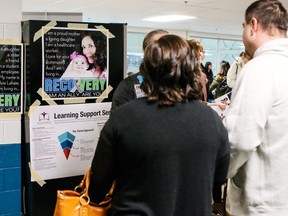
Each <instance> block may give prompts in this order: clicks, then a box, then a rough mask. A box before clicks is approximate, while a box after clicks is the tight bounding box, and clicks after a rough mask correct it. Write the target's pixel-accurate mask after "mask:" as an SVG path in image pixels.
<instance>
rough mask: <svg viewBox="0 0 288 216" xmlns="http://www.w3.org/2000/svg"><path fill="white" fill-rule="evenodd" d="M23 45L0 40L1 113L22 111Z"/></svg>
mask: <svg viewBox="0 0 288 216" xmlns="http://www.w3.org/2000/svg"><path fill="white" fill-rule="evenodd" d="M22 92H23V45H22V44H14V43H3V42H2V43H1V42H0V113H5V114H7V113H22V107H23V103H22V102H23V100H22V96H23V95H22Z"/></svg>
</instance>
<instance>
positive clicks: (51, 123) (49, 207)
mask: <svg viewBox="0 0 288 216" xmlns="http://www.w3.org/2000/svg"><path fill="white" fill-rule="evenodd" d="M22 33H23V35H22V40H23V45H24V56H25V70H24V83H25V86H24V111H25V113H26V114H27V115H26V119H23V122H25V127H24V128H23V134H25V140H23V148H22V156H23V164H24V166H23V176H24V178H23V195H24V196H23V197H24V198H23V213H24V214H26V215H29V216H39V215H41V216H46V215H47V216H51V215H53V210H54V207H55V202H56V191H57V190H58V189H66V188H67V189H73V188H74V187H75V186H76V185H78V183H79V182H80V180H81V178H82V175H83V174H84V172H85V171H86V169H87V168H88V166H89V164H90V163H91V160H92V157H93V155H94V151H95V149H96V145H97V140H98V137H99V133H100V130H101V128H102V127H103V125H104V124H105V122H106V120H107V119H108V118H109V114H110V106H111V100H112V95H113V91H114V90H115V88H116V87H117V85H118V83H119V82H120V81H121V80H122V79H123V74H124V71H125V70H126V55H125V52H126V24H121V23H109V24H107V23H76V22H64V21H38V20H28V21H24V22H23V23H22Z"/></svg>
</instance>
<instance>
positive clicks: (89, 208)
mask: <svg viewBox="0 0 288 216" xmlns="http://www.w3.org/2000/svg"><path fill="white" fill-rule="evenodd" d="M90 173H91V167H90V168H89V169H88V170H87V172H86V173H85V175H84V178H83V180H82V181H81V182H80V184H79V185H78V186H76V187H75V189H74V190H58V191H57V200H56V206H55V209H54V216H106V215H107V211H108V209H109V208H110V206H111V200H112V193H113V189H114V184H113V186H112V188H111V189H110V191H109V193H108V194H107V195H106V197H105V199H104V201H102V202H101V203H100V204H98V205H97V204H94V203H92V202H90V198H89V196H88V188H89V184H90Z"/></svg>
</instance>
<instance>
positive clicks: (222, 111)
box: [211, 92, 231, 121]
mask: <svg viewBox="0 0 288 216" xmlns="http://www.w3.org/2000/svg"><path fill="white" fill-rule="evenodd" d="M230 98H231V92H228V93H227V94H224V95H222V96H221V97H218V98H216V99H215V100H214V103H215V105H214V106H211V108H212V109H214V110H215V111H216V112H217V113H218V115H219V116H220V117H221V119H222V121H223V119H224V118H225V116H226V112H227V109H228V107H229V105H230ZM219 104H222V106H220V105H219Z"/></svg>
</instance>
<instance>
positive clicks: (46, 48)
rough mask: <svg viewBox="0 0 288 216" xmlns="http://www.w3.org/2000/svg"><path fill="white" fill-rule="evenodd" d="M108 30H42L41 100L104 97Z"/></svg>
mask: <svg viewBox="0 0 288 216" xmlns="http://www.w3.org/2000/svg"><path fill="white" fill-rule="evenodd" d="M105 31H108V30H99V29H72V28H64V27H53V28H47V27H45V26H44V27H42V35H43V37H42V62H43V64H42V67H43V68H42V73H43V74H42V79H43V80H42V89H43V91H44V92H45V93H46V94H44V95H43V96H42V97H43V98H44V99H45V100H49V99H53V100H57V99H58V100H60V99H64V98H66V99H67V98H69V99H73V98H74V99H75V98H99V97H103V98H107V97H108V96H107V95H105V94H103V92H104V90H105V89H106V87H107V86H108V75H109V68H108V65H109V64H108V58H107V56H109V55H108V50H109V49H108V44H109V43H108V42H109V40H108V38H107V36H106V35H108V34H107V32H105Z"/></svg>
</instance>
